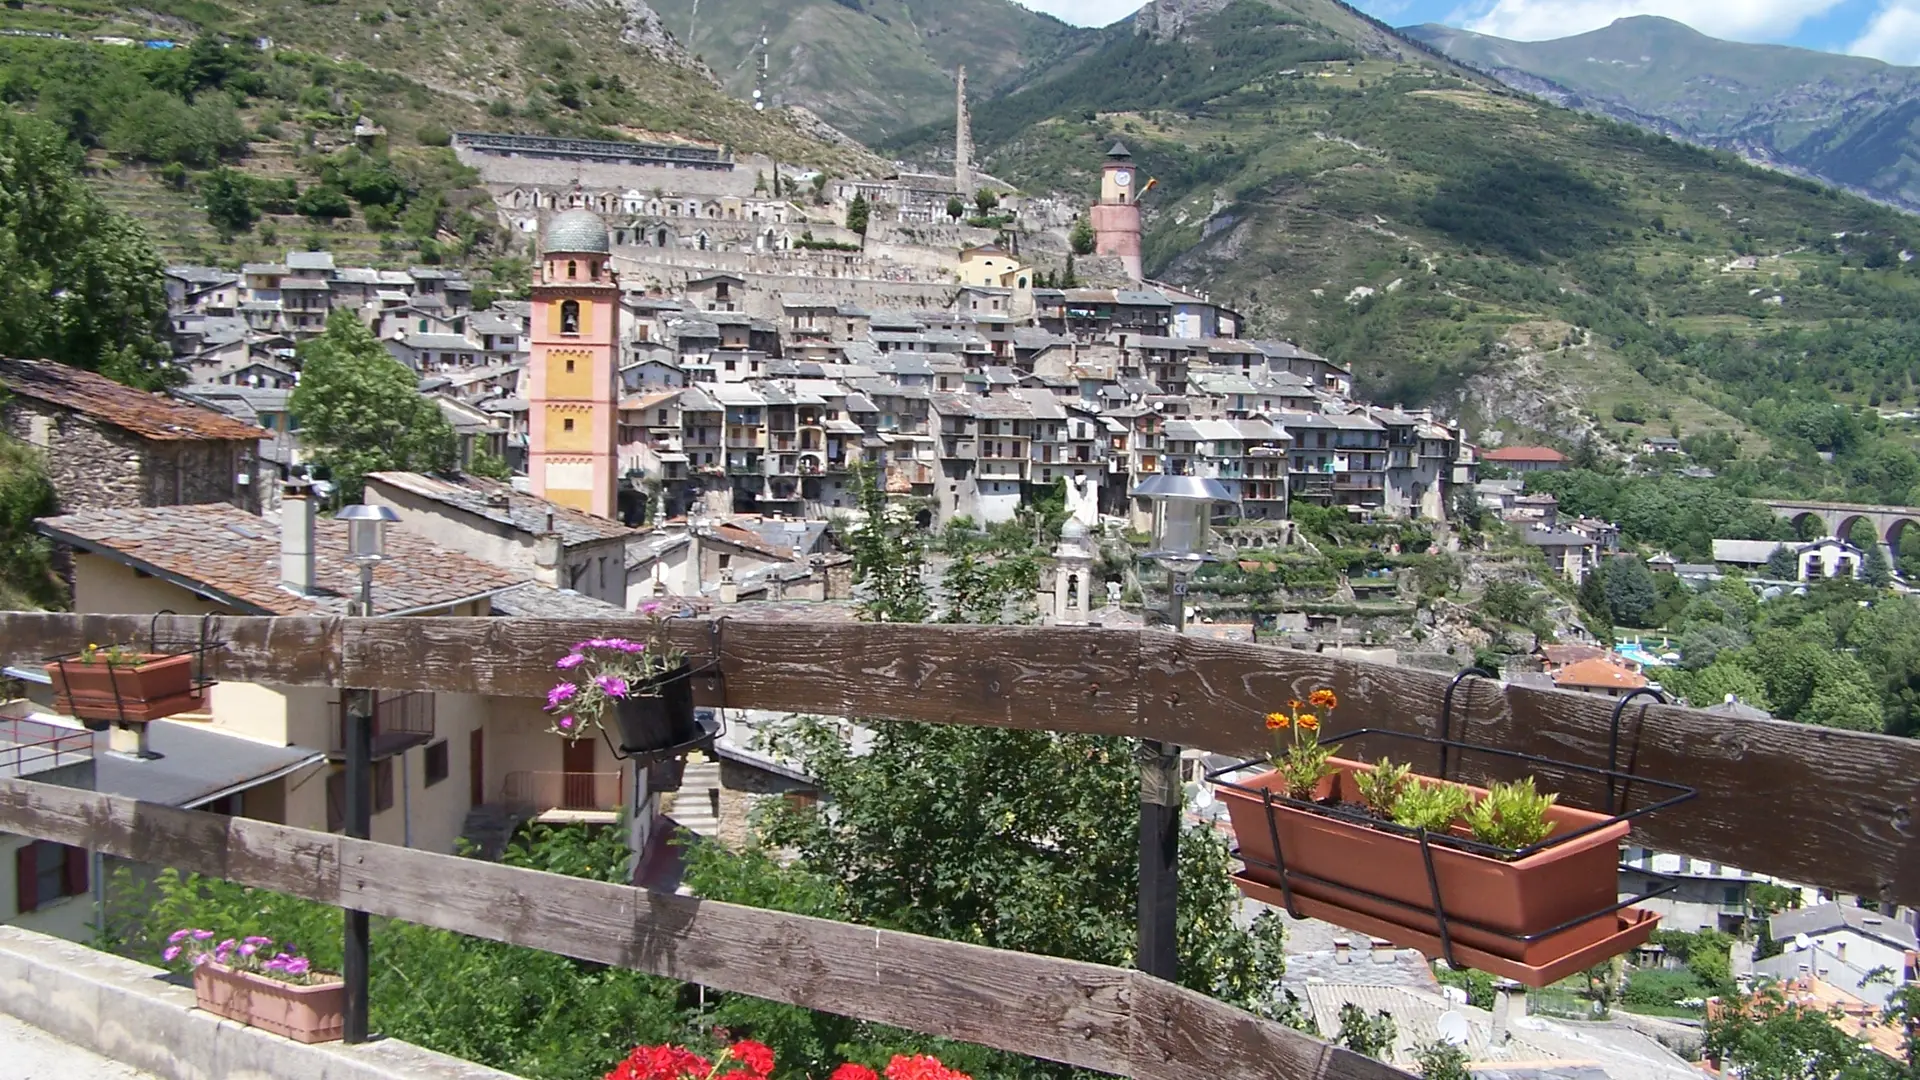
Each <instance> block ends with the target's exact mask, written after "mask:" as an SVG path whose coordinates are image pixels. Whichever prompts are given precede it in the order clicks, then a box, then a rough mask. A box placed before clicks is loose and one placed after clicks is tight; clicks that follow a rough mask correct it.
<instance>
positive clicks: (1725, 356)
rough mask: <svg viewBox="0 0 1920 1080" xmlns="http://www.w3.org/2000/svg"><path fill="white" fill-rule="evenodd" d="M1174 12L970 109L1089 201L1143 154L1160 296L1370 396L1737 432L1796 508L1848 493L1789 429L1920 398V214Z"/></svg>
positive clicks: (1375, 33) (1224, 21)
mask: <svg viewBox="0 0 1920 1080" xmlns="http://www.w3.org/2000/svg"><path fill="white" fill-rule="evenodd" d="M1176 3H1177V0H1159V3H1158V4H1156V5H1155V7H1154V8H1152V9H1150V10H1149V11H1148V12H1146V13H1144V14H1143V16H1142V18H1141V19H1140V20H1138V21H1139V22H1140V23H1141V25H1142V26H1143V28H1145V27H1148V26H1150V25H1157V23H1155V22H1154V20H1155V19H1156V18H1157V17H1162V16H1164V15H1165V13H1166V11H1167V9H1170V8H1174V7H1175V6H1176ZM1178 6H1179V7H1180V8H1182V9H1184V10H1186V11H1187V12H1189V14H1190V17H1189V18H1187V19H1186V20H1185V21H1184V23H1183V25H1182V27H1181V29H1180V30H1179V31H1178V32H1177V33H1175V34H1171V35H1165V36H1163V35H1161V34H1159V33H1147V32H1142V33H1121V32H1109V33H1108V34H1107V35H1106V36H1105V38H1104V40H1103V44H1102V46H1101V47H1100V49H1099V50H1098V51H1097V52H1095V53H1094V54H1093V55H1091V56H1089V57H1087V58H1086V59H1085V60H1083V61H1082V62H1081V64H1080V66H1079V67H1078V68H1077V69H1076V70H1075V71H1074V72H1073V73H1072V74H1071V75H1070V76H1068V77H1065V78H1062V79H1058V80H1054V81H1050V82H1046V83H1042V84H1040V85H1036V86H1033V87H1030V88H1027V89H1024V90H1022V91H1020V92H1018V93H1015V94H1012V95H1009V96H1007V97H1004V98H1002V99H999V100H997V101H994V102H990V103H987V104H985V105H983V106H982V107H981V108H980V109H979V110H977V113H976V131H977V132H978V133H979V134H980V137H981V142H982V149H983V151H984V152H985V153H986V155H987V157H986V160H987V164H988V167H989V168H991V169H992V170H993V171H994V172H995V173H996V175H1000V176H1003V177H1006V178H1008V179H1009V180H1013V181H1016V182H1019V183H1023V184H1025V185H1027V186H1028V187H1029V188H1031V189H1036V190H1047V189H1064V190H1069V191H1073V192H1075V193H1076V194H1079V195H1080V196H1082V197H1086V196H1089V195H1091V194H1092V191H1093V175H1094V171H1095V170H1097V168H1098V166H1099V163H1100V160H1101V156H1100V155H1101V153H1102V152H1103V151H1104V149H1105V148H1106V146H1107V145H1109V144H1110V143H1111V142H1112V140H1113V139H1115V138H1120V139H1123V140H1124V141H1125V142H1126V143H1127V144H1128V145H1129V146H1130V147H1132V149H1133V150H1134V153H1135V156H1136V157H1137V158H1138V159H1139V161H1140V167H1141V171H1142V172H1143V173H1145V174H1147V175H1149V176H1153V177H1155V178H1157V179H1158V180H1159V181H1160V187H1159V189H1157V190H1156V191H1155V192H1154V193H1153V194H1152V195H1150V196H1149V197H1148V199H1147V204H1146V211H1147V228H1148V235H1147V252H1148V262H1149V271H1150V273H1151V274H1152V275H1154V276H1157V277H1159V278H1161V279H1162V280H1168V281H1171V282H1174V283H1178V284H1188V285H1195V286H1201V287H1206V288H1210V289H1212V290H1213V291H1214V292H1215V293H1216V294H1217V295H1222V296H1225V297H1228V298H1230V299H1232V300H1233V301H1235V302H1237V303H1239V304H1241V305H1243V306H1244V307H1245V308H1246V310H1247V311H1248V313H1249V314H1250V315H1251V316H1252V318H1253V320H1254V327H1255V329H1256V331H1259V332H1265V333H1272V334H1278V335H1287V336H1290V337H1293V338H1295V339H1297V340H1299V341H1301V342H1302V343H1303V344H1305V345H1308V346H1310V347H1313V348H1316V349H1319V350H1321V351H1324V352H1326V353H1329V354H1331V355H1333V356H1335V357H1337V358H1339V359H1342V360H1346V361H1349V362H1351V363H1353V364H1354V366H1355V370H1356V374H1357V375H1358V376H1359V379H1360V382H1361V385H1362V389H1363V391H1364V392H1365V393H1367V394H1369V395H1372V396H1373V397H1375V398H1378V399H1385V400H1399V401H1407V402H1414V403H1420V402H1435V403H1439V404H1442V405H1444V406H1447V407H1449V408H1451V409H1454V410H1456V411H1459V412H1461V413H1462V414H1464V415H1465V416H1466V417H1467V418H1468V419H1469V421H1470V422H1472V423H1474V424H1476V425H1491V424H1494V423H1496V422H1498V423H1506V424H1515V425H1519V426H1524V427H1528V428H1533V429H1537V430H1541V431H1545V432H1548V433H1549V434H1552V435H1555V436H1558V437H1560V438H1562V439H1563V440H1565V441H1566V442H1568V443H1570V444H1577V443H1578V442H1580V441H1581V440H1583V439H1584V438H1586V437H1589V436H1600V437H1603V438H1604V439H1605V440H1606V441H1610V442H1614V443H1616V444H1627V445H1633V444H1637V442H1638V440H1639V438H1641V437H1643V436H1644V435H1645V434H1665V433H1666V431H1667V430H1668V429H1669V427H1670V426H1678V427H1679V428H1680V429H1681V430H1682V433H1683V434H1686V435H1697V434H1703V433H1705V432H1707V431H1709V430H1720V431H1724V432H1726V433H1728V434H1730V435H1731V436H1733V439H1734V440H1735V442H1736V443H1737V444H1738V445H1740V446H1743V447H1744V448H1745V452H1746V453H1747V455H1748V456H1749V458H1751V457H1753V456H1754V455H1758V454H1760V453H1763V452H1768V450H1769V447H1772V448H1773V449H1775V450H1777V452H1778V453H1779V454H1780V455H1781V456H1780V457H1778V458H1776V459H1774V460H1773V461H1772V462H1770V463H1769V469H1770V472H1769V474H1768V475H1769V477H1770V480H1769V482H1772V481H1773V480H1777V481H1778V482H1780V483H1783V484H1784V483H1787V482H1788V481H1789V480H1791V479H1792V477H1794V476H1796V475H1798V476H1799V477H1800V479H1799V480H1794V481H1793V483H1794V484H1796V485H1798V486H1801V487H1806V486H1820V485H1825V484H1829V483H1840V484H1844V483H1845V482H1851V481H1845V482H1843V481H1839V480H1835V479H1834V474H1833V473H1832V472H1831V470H1825V467H1824V466H1822V465H1821V464H1820V459H1819V458H1818V457H1817V456H1816V449H1817V450H1823V451H1827V452H1833V450H1834V447H1835V446H1836V445H1837V444H1838V443H1839V442H1840V441H1843V437H1840V436H1833V435H1832V434H1831V433H1827V432H1823V431H1822V430H1821V426H1820V423H1819V422H1818V421H1819V420H1820V417H1821V416H1824V415H1825V414H1824V413H1821V414H1818V415H1815V416H1814V418H1813V419H1811V420H1808V419H1807V418H1806V417H1803V416H1801V415H1800V412H1799V410H1802V409H1803V408H1812V409H1815V410H1816V411H1817V410H1820V409H1826V408H1828V406H1826V405H1825V404H1813V403H1820V402H1824V401H1827V400H1837V401H1840V402H1843V403H1858V404H1860V405H1863V406H1864V405H1868V404H1872V405H1891V404H1893V403H1910V402H1913V401H1914V400H1916V399H1915V392H1916V388H1917V387H1920V363H1916V362H1915V359H1914V358H1915V357H1920V265H1917V264H1916V262H1913V261H1908V260H1909V259H1910V258H1911V257H1912V252H1911V250H1910V249H1911V248H1913V247H1915V246H1920V244H1917V242H1920V227H1917V226H1916V223H1915V222H1914V220H1913V219H1912V218H1909V217H1907V216H1905V215H1902V214H1899V213H1897V212H1895V211H1892V210H1888V209H1886V208H1883V207H1879V206H1875V205H1873V204H1871V203H1867V202H1865V201H1862V200H1858V199H1855V198H1851V197H1848V196H1844V195H1841V194H1839V193H1837V192H1834V191H1832V190H1831V189H1826V188H1823V187H1821V186H1819V185H1817V184H1814V183H1812V182H1810V181H1807V180H1803V179H1798V178H1795V177H1791V176H1787V175H1784V174H1781V173H1777V172H1770V171H1766V170H1761V169H1757V168H1754V167H1752V166H1749V165H1747V164H1744V163H1742V162H1740V161H1738V160H1736V159H1734V158H1733V157H1731V156H1729V155H1725V154H1719V153H1713V152H1709V151H1706V150H1703V149H1700V148H1698V147H1693V146H1688V145H1686V144H1683V143H1678V142H1674V141H1671V140H1668V139H1664V138H1661V137H1659V136H1655V135H1651V134H1649V133H1646V132H1644V131H1641V130H1638V129H1636V128H1633V127H1629V126H1626V125H1623V124H1618V123H1613V122H1610V121H1607V120H1605V119H1601V118H1596V117H1592V116H1589V115H1586V114H1583V113H1579V112H1575V111H1571V110H1567V109H1562V108H1557V107H1554V106H1552V105H1548V104H1543V103H1540V102H1538V101H1534V100H1530V99H1526V98H1523V97H1520V96H1518V95H1515V94H1513V93H1512V92H1510V91H1508V90H1506V89H1505V88H1503V87H1500V86H1499V85H1498V84H1496V83H1492V82H1491V81H1490V80H1486V79H1484V78H1482V77H1480V76H1477V75H1473V74H1470V73H1467V72H1464V71H1462V70H1461V69H1459V68H1457V67H1455V66H1454V65H1452V64H1451V63H1449V62H1447V61H1444V60H1439V59H1434V58H1432V57H1431V56H1429V55H1428V54H1426V53H1425V52H1424V51H1423V50H1422V49H1421V48H1420V47H1418V46H1416V45H1414V44H1412V43H1410V42H1406V41H1403V40H1400V39H1397V38H1394V37H1393V36H1392V35H1391V34H1389V33H1386V32H1384V31H1383V30H1381V29H1380V28H1379V27H1378V24H1375V23H1372V22H1371V21H1370V20H1366V19H1364V17H1361V16H1359V15H1357V14H1355V13H1353V12H1352V11H1351V10H1350V9H1346V8H1344V7H1343V6H1341V5H1339V4H1337V3H1334V2H1333V0H1233V2H1231V3H1226V4H1219V5H1214V6H1213V8H1212V9H1211V10H1208V11H1205V12H1201V13H1199V14H1197V15H1191V7H1192V4H1191V2H1190V0H1188V2H1186V3H1180V4H1178ZM935 136H936V133H935V132H933V131H928V132H924V133H920V134H917V135H909V136H904V137H902V138H901V139H900V140H898V141H897V142H896V143H894V144H891V145H890V146H889V149H890V150H893V151H895V152H900V153H906V154H910V155H911V154H929V155H930V154H934V153H937V152H938V149H939V144H938V143H937V142H936V141H935ZM1617 407H1618V408H1617ZM1635 417H1639V418H1641V420H1639V421H1636V420H1634V419H1633V418H1635ZM1803 421H1804V422H1803ZM1908 458H1909V459H1910V458H1911V454H1908ZM1915 469H1916V473H1915V479H1920V464H1916V465H1915ZM1903 475H1904V474H1903ZM1865 484H1866V485H1867V486H1868V487H1869V489H1871V490H1878V491H1882V492H1885V493H1887V494H1892V493H1894V492H1895V491H1897V492H1898V493H1899V494H1900V495H1901V496H1902V497H1904V496H1905V495H1906V493H1907V487H1908V486H1911V481H1909V482H1908V483H1907V485H1906V486H1902V485H1901V483H1900V482H1899V481H1897V480H1891V479H1885V478H1884V477H1883V478H1881V479H1877V480H1876V479H1868V480H1866V481H1865Z"/></svg>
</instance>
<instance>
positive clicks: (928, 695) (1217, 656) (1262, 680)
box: [0, 612, 1920, 904]
mask: <svg viewBox="0 0 1920 1080" xmlns="http://www.w3.org/2000/svg"><path fill="white" fill-rule="evenodd" d="M147 622H148V619H147V617H145V616H115V617H104V616H74V615H45V614H29V613H18V612H10V613H0V657H3V658H4V659H6V660H7V661H8V662H16V663H17V662H31V661H33V660H35V659H38V658H39V657H41V656H44V655H46V654H47V653H48V652H53V651H56V650H57V649H59V648H64V647H78V645H77V644H76V643H84V642H85V641H87V640H92V641H130V640H134V639H135V638H136V637H137V638H144V636H145V634H146V632H147ZM216 625H217V626H218V627H219V628H220V632H221V634H222V636H225V637H227V638H229V639H230V641H231V644H229V646H228V647H227V648H226V649H225V650H224V652H223V655H222V657H221V659H220V661H219V663H218V665H216V668H217V670H218V671H219V672H220V674H221V675H222V677H224V678H230V679H235V680H240V679H247V680H253V681H261V682H280V683H287V684H294V685H311V684H325V685H347V686H367V685H372V686H377V687H380V688H383V689H423V690H426V689H430V690H441V691H448V692H459V693H476V694H499V695H508V696H523V697H534V696H539V695H541V694H543V693H544V692H545V690H546V688H547V687H548V686H549V685H551V683H552V681H553V678H554V671H553V669H552V662H553V661H554V660H555V659H557V658H558V657H559V656H561V655H562V654H563V653H564V651H565V650H566V648H567V646H568V645H569V644H571V643H572V642H574V641H578V640H580V639H581V638H585V637H593V636H613V635H620V634H627V635H632V634H633V633H634V632H635V624H634V622H633V621H632V620H630V619H628V620H604V621H582V622H576V621H557V620H537V619H373V620H325V619H226V620H221V621H220V622H218V623H217V624H216ZM169 626H170V627H171V629H169V628H168V627H169ZM197 626H198V620H197V619H180V620H177V621H165V620H163V628H162V633H163V634H167V633H173V634H176V635H186V634H190V633H191V632H193V631H194V630H196V629H197ZM673 633H674V636H675V639H676V641H677V642H678V643H679V644H681V645H682V646H684V647H685V648H686V649H688V651H689V652H690V653H691V654H692V655H693V656H694V657H695V658H696V661H698V662H703V663H704V662H705V661H706V660H708V659H710V657H711V654H712V652H713V650H714V649H715V648H716V647H717V648H718V650H719V652H720V654H721V667H720V670H721V671H722V672H723V673H724V678H722V679H702V680H700V682H699V683H698V684H697V685H698V687H699V689H700V691H701V694H702V698H703V700H705V701H707V702H708V703H713V704H725V705H729V706H734V707H741V708H760V709H779V710H793V711H804V712H815V713H821V714H825V715H842V716H856V717H891V718H895V719H902V720H920V721H932V722H937V723H969V724H988V725H994V726H1000V727H1016V728H1028V729H1048V730H1056V731H1077V732H1091V733H1103V734H1112V735H1129V736H1142V737H1147V738H1156V739H1163V740H1167V741H1170V742H1176V743H1179V744H1181V745H1184V746H1195V747H1201V748H1204V749H1208V750H1214V751H1218V752H1222V753H1239V754H1248V755H1252V754H1255V753H1258V752H1259V751H1260V750H1261V749H1262V748H1263V747H1264V746H1265V745H1266V737H1267V736H1266V732H1265V730H1264V728H1263V726H1262V717H1263V716H1264V715H1265V713H1266V712H1268V711H1269V710H1270V709H1273V708H1275V707H1277V706H1278V705H1280V704H1283V703H1284V702H1285V701H1286V700H1287V699H1288V698H1292V697H1300V698H1304V697H1305V696H1306V695H1307V694H1308V693H1309V692H1310V691H1311V690H1313V689H1314V688H1316V687H1321V686H1327V687H1332V688H1333V689H1334V690H1336V691H1337V692H1338V693H1339V694H1340V696H1341V698H1342V700H1343V704H1342V706H1341V708H1340V709H1339V710H1338V712H1337V713H1336V714H1335V715H1334V717H1333V718H1332V726H1333V728H1335V729H1339V728H1356V727H1378V728H1387V729H1391V730H1394V731H1401V732H1409V733H1428V734H1437V733H1438V726H1439V716H1440V704H1441V700H1442V696H1443V694H1444V692H1445V689H1446V685H1447V682H1448V677H1447V676H1445V675H1439V674H1434V673H1431V672H1424V671H1418V670H1414V669H1411V668H1399V667H1391V666H1387V665H1380V664H1371V663H1363V662H1360V661H1354V660H1345V659H1340V658H1337V657H1331V656H1323V655H1316V654H1312V653H1305V652H1300V651H1297V650H1291V649H1282V648H1275V647H1272V646H1264V645H1252V644H1243V643H1230V642H1218V641H1210V640H1206V639H1202V638H1194V637H1186V638H1176V637H1174V636H1173V635H1171V634H1167V633H1164V632H1159V631H1152V630H1106V629H1098V628H1087V629H1078V628H1066V627H1050V628H1045V629H1041V628H1034V627H987V626H928V625H912V626H908V625H885V624H871V623H859V624H851V625H849V624H846V623H805V622H778V621H772V620H758V619H728V618H724V617H723V618H721V619H717V620H675V622H674V624H673ZM336 649H337V654H336V653H335V651H334V650H336ZM1612 711H1613V705H1612V702H1610V701H1609V700H1607V699H1605V698H1600V697H1595V696H1593V695H1587V694H1573V693H1565V692H1561V691H1551V690H1532V689H1523V688H1519V687H1503V686H1499V685H1496V684H1493V683H1488V682H1485V681H1483V680H1471V681H1469V682H1468V683H1467V684H1465V685H1463V686H1462V688H1461V691H1460V693H1459V695H1458V697H1457V700H1456V708H1455V714H1456V715H1455V717H1454V725H1453V731H1454V734H1455V735H1456V737H1458V736H1460V735H1461V734H1462V733H1463V732H1464V734H1465V737H1466V738H1468V739H1469V740H1472V741H1475V742H1481V743H1487V744H1490V745H1493V746H1498V747H1501V748H1503V749H1508V750H1514V751H1519V752H1523V753H1531V754H1537V755H1541V756H1545V757H1552V758H1558V759H1562V760H1567V761H1572V762H1575V763H1577V764H1580V765H1586V766H1596V767H1597V766H1604V765H1605V764H1606V763H1607V744H1608V736H1609V731H1610V727H1611V724H1610V721H1611V715H1612ZM1620 743H1621V755H1620V762H1621V766H1622V768H1630V770H1631V771H1634V772H1636V773H1638V774H1639V775H1644V776H1647V777H1650V778H1652V779H1657V780H1668V781H1674V782H1678V783H1684V784H1689V785H1692V786H1694V787H1697V788H1698V789H1699V792H1700V796H1699V798H1698V799H1696V800H1694V801H1693V802H1690V803H1687V804H1685V805H1683V806H1680V807H1676V808H1674V809H1672V810H1668V811H1665V812H1662V813H1658V814H1653V815H1649V816H1647V817H1643V818H1638V819H1636V820H1635V822H1634V837H1635V840H1636V842H1641V841H1643V842H1645V843H1646V844H1647V845H1648V846H1651V847H1654V848H1658V849H1660V850H1663V851H1671V852H1676V853H1679V854H1684V855H1691V856H1694V857H1697V858H1701V859H1707V860H1711V861H1715V862H1720V863H1725V864H1727V865H1731V866H1739V867H1742V868H1745V869H1747V870H1752V871H1755V872H1757V873H1765V874H1773V875H1776V876H1779V877H1782V878H1786V879H1789V880H1793V881H1799V882H1804V883H1807V884H1814V885H1821V886H1825V887H1828V888H1834V889H1841V890H1844V891H1848V892H1856V893H1861V894H1863V895H1867V896H1874V897H1878V898H1880V899H1883V900H1888V901H1896V902H1900V903H1906V904H1920V740H1911V739H1896V738H1892V737H1889V736H1883V735H1870V734H1863V733H1859V732H1849V731H1836V730H1832V729H1827V728H1817V727H1809V726H1806V725H1800V724H1788V723H1781V722H1774V721H1749V720H1737V719H1733V718H1730V717H1723V716H1719V715H1716V714H1713V713H1707V712H1702V711H1699V710H1693V709H1677V708H1670V707H1663V706H1645V705H1643V704H1642V703H1641V702H1635V703H1634V704H1633V705H1631V706H1630V707H1629V708H1628V709H1627V710H1626V713H1625V715H1624V716H1623V723H1622V725H1621V738H1620ZM1349 749H1351V750H1355V751H1359V752H1363V753H1364V754H1366V755H1367V756H1370V757H1372V756H1379V755H1382V754H1386V755H1391V756H1393V757H1395V758H1396V759H1397V760H1405V759H1407V758H1409V757H1411V758H1412V759H1413V760H1414V762H1415V764H1416V765H1421V766H1424V767H1428V768H1431V767H1432V765H1433V764H1434V761H1433V755H1432V753H1431V751H1430V750H1428V749H1427V748H1424V747H1419V746H1417V745H1413V744H1397V743H1396V742H1394V741H1390V740H1376V741H1373V742H1369V743H1367V744H1364V745H1359V746H1355V747H1351V748H1349ZM1410 751H1411V752H1410ZM1456 768H1457V770H1458V772H1457V775H1458V776H1459V777H1460V778H1462V779H1467V780H1475V781H1485V780H1491V779H1511V778H1513V777H1516V776H1519V775H1522V774H1524V773H1527V772H1533V773H1536V774H1538V775H1539V776H1540V778H1541V780H1542V783H1543V784H1544V785H1545V786H1547V787H1549V788H1550V789H1552V790H1557V791H1561V792H1562V793H1564V795H1565V796H1566V798H1567V800H1568V801H1569V802H1571V803H1574V804H1576V805H1584V806H1600V805H1602V804H1603V802H1604V798H1605V791H1604V790H1603V787H1602V786H1601V785H1599V784H1598V783H1597V782H1596V781H1594V779H1593V778H1591V777H1588V776H1582V775H1579V774H1575V773H1567V772H1564V771H1561V770H1556V769H1554V768H1552V767H1550V766H1540V765H1530V764H1529V765H1522V764H1519V763H1515V762H1510V761H1506V760H1502V759H1499V758H1490V757H1485V756H1480V755H1466V756H1465V757H1464V758H1456ZM1635 796H1636V800H1637V801H1636V805H1644V802H1645V800H1646V796H1647V790H1646V789H1644V788H1641V789H1636V791H1635Z"/></svg>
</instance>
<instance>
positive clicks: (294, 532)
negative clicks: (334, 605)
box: [280, 480, 313, 596]
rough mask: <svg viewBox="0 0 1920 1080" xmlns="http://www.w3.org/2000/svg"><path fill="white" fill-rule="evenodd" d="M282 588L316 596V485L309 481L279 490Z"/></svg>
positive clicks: (299, 594)
mask: <svg viewBox="0 0 1920 1080" xmlns="http://www.w3.org/2000/svg"><path fill="white" fill-rule="evenodd" d="M280 587H281V588H284V589H286V590H287V591H288V592H291V593H294V594H295V595H298V596H311V595H313V485H312V484H310V483H308V482H307V481H306V480H289V481H287V483H286V486H285V487H283V488H282V489H281V490H280Z"/></svg>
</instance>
